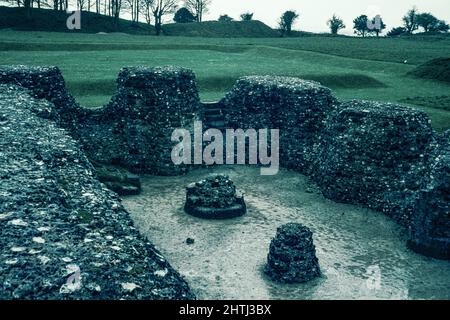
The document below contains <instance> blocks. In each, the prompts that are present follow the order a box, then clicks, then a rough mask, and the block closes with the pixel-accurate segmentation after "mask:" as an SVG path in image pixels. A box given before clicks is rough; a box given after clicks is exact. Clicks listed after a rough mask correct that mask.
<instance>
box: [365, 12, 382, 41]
mask: <svg viewBox="0 0 450 320" xmlns="http://www.w3.org/2000/svg"><path fill="white" fill-rule="evenodd" d="M367 27H368V28H369V33H375V34H376V35H377V37H379V36H380V33H382V32H383V30H384V29H386V24H385V23H384V22H383V19H382V18H381V17H380V16H379V15H378V16H376V17H375V18H373V19H372V20H371V21H370V23H369V24H368V25H367Z"/></svg>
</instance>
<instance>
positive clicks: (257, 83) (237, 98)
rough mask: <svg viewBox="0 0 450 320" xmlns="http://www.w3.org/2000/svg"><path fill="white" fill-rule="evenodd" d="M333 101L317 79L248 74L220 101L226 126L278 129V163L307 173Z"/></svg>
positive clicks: (326, 89)
mask: <svg viewBox="0 0 450 320" xmlns="http://www.w3.org/2000/svg"><path fill="white" fill-rule="evenodd" d="M334 102H335V99H334V98H333V96H332V94H331V91H330V89H328V88H326V87H324V86H321V85H320V84H319V83H317V82H313V81H304V80H301V79H298V78H289V77H273V76H252V77H244V78H241V79H240V80H239V81H238V82H237V83H236V85H235V86H234V87H233V88H232V89H231V91H230V92H229V93H228V94H227V95H226V96H225V98H224V99H223V100H221V101H220V105H221V107H222V108H223V110H224V112H225V119H226V126H227V127H229V128H236V129H237V128H240V129H248V128H253V129H256V130H257V129H265V128H267V129H280V164H281V166H283V167H285V168H289V169H294V170H297V171H299V172H302V173H308V172H309V171H310V167H311V163H312V161H313V159H314V153H315V152H314V148H315V144H316V141H317V138H318V136H319V135H320V132H321V131H322V128H323V126H324V125H325V119H326V117H327V114H329V113H330V112H331V110H332V109H333V103H334Z"/></svg>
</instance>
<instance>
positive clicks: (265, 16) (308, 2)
mask: <svg viewBox="0 0 450 320" xmlns="http://www.w3.org/2000/svg"><path fill="white" fill-rule="evenodd" d="M413 6H417V8H418V9H419V11H421V12H431V13H432V14H434V15H435V16H436V17H438V18H439V19H442V20H446V21H447V22H450V0H212V4H211V8H210V12H209V13H208V14H206V15H205V18H204V20H217V18H218V17H219V16H220V15H222V14H228V15H229V16H231V17H233V18H234V19H239V16H240V14H241V13H243V12H246V11H250V12H253V13H254V19H256V20H261V21H263V22H264V23H266V24H268V25H269V26H271V27H276V26H277V21H278V19H279V17H280V16H281V14H282V13H283V12H284V11H286V10H295V11H297V12H298V13H299V14H300V18H299V20H298V22H297V24H296V25H295V29H297V30H298V29H299V30H303V31H312V32H328V31H329V29H328V28H327V25H326V23H327V20H328V19H329V18H330V17H331V16H332V15H333V14H334V13H336V14H337V15H338V16H340V17H341V18H342V19H343V20H344V22H345V24H346V26H347V28H346V29H345V30H343V31H342V33H344V34H353V30H352V27H353V22H352V21H353V19H354V18H356V17H357V16H359V15H361V14H367V13H369V14H368V15H369V16H370V15H372V16H375V15H376V14H377V13H381V15H382V17H383V21H384V23H386V25H387V29H388V30H390V29H391V28H392V27H396V26H400V25H401V24H402V22H401V18H402V17H403V15H404V14H405V13H406V12H407V11H408V10H409V9H410V8H412V7H413Z"/></svg>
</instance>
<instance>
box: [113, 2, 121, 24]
mask: <svg viewBox="0 0 450 320" xmlns="http://www.w3.org/2000/svg"><path fill="white" fill-rule="evenodd" d="M120 10H122V0H111V15H112V16H113V17H114V24H115V27H116V29H117V28H118V27H119V17H120Z"/></svg>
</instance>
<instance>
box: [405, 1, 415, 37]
mask: <svg viewBox="0 0 450 320" xmlns="http://www.w3.org/2000/svg"><path fill="white" fill-rule="evenodd" d="M403 24H404V26H405V29H406V32H407V33H409V34H412V33H413V32H414V31H416V30H417V29H418V28H419V25H418V24H417V8H416V7H414V8H412V9H411V10H409V11H408V12H407V13H406V15H405V16H404V17H403Z"/></svg>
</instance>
